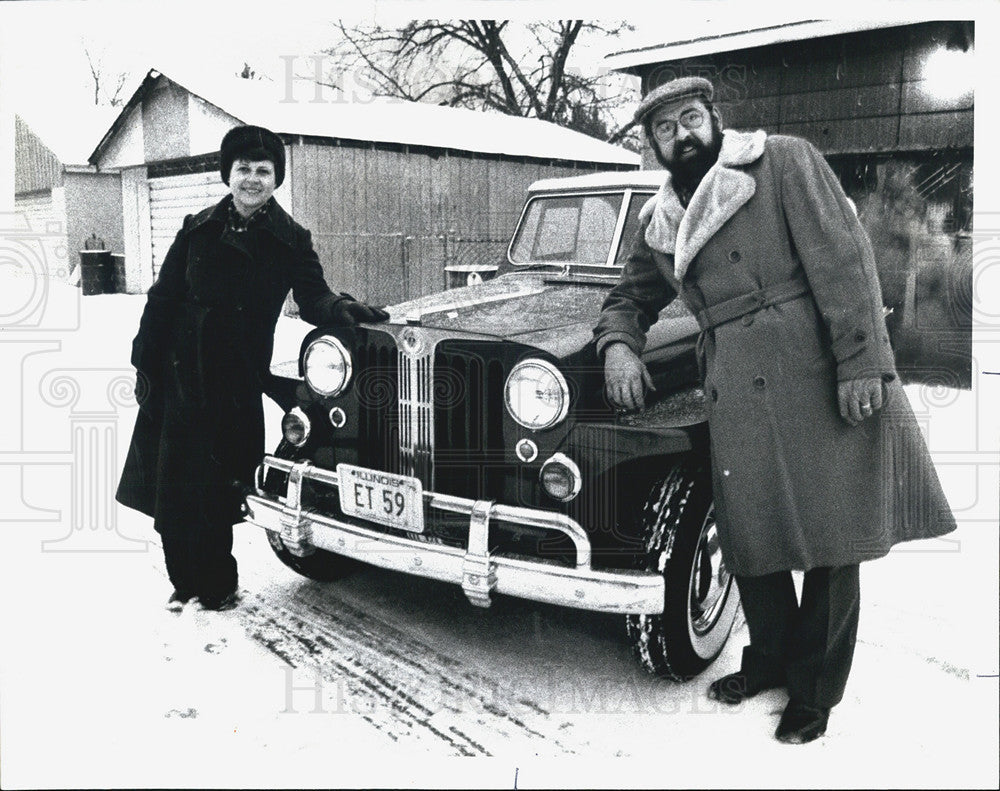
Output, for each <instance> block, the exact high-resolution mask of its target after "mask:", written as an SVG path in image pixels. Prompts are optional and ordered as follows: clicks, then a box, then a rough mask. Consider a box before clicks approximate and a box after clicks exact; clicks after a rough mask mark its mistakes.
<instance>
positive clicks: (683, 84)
mask: <svg viewBox="0 0 1000 791" xmlns="http://www.w3.org/2000/svg"><path fill="white" fill-rule="evenodd" d="M714 92H715V89H714V88H713V87H712V83H710V82H709V81H708V80H706V79H705V78H704V77H678V78H677V79H676V80H671V81H670V82H665V83H663V85H660V86H659V87H657V88H654V89H653V90H651V91H650V92H649V93H647V94H646V98H644V99H643V100H642V101H641V102H640V103H639V106H638V107H637V108H636V111H635V114H634V115H633V116H632V118H633V120H634V121H635V122H636V123H637V124H641V123H642V122H643V120H644V119H645V118H646V116H647V115H649V114H650V113H651V112H653V111H654V110H656V109H659V108H660V107H662V106H663V105H665V104H668V103H671V102H676V101H679V100H681V99H692V98H698V99H704V100H705V101H706V102H710V101H712V96H713V94H714Z"/></svg>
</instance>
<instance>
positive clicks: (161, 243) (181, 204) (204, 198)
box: [149, 170, 229, 278]
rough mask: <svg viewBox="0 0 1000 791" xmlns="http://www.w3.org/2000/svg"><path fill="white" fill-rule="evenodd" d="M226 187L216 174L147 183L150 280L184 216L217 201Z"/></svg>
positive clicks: (188, 174)
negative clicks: (150, 241)
mask: <svg viewBox="0 0 1000 791" xmlns="http://www.w3.org/2000/svg"><path fill="white" fill-rule="evenodd" d="M228 192H229V188H228V187H227V186H226V185H225V184H223V183H222V181H220V180H219V171H217V170H213V171H211V172H208V173H185V174H183V175H180V176H163V177H160V178H154V179H150V180H149V214H150V221H151V226H152V234H151V237H152V243H153V277H154V278H155V277H156V276H157V275H158V274H159V272H160V266H161V265H162V264H163V258H164V256H166V254H167V250H169V249H170V244H171V242H173V241H174V237H175V236H176V235H177V232H178V231H179V230H180V228H181V224H182V223H183V222H184V217H185V216H186V215H188V214H194V213H195V212H199V211H201V210H202V209H204V208H205V207H206V206H209V205H211V204H213V203H218V202H219V200H220V199H221V198H222V197H223V196H225V195H226V193H228Z"/></svg>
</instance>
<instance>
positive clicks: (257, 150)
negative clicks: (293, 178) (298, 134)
mask: <svg viewBox="0 0 1000 791" xmlns="http://www.w3.org/2000/svg"><path fill="white" fill-rule="evenodd" d="M261 153H263V154H265V155H266V156H264V157H261V156H260V155H261ZM247 154H254V155H255V156H253V157H251V159H269V160H271V162H273V163H274V185H275V186H276V187H280V186H281V182H282V181H284V180H285V146H284V144H283V143H282V142H281V138H280V137H278V136H277V135H276V134H275V133H274V132H272V131H271V130H270V129H265V128H264V127H263V126H235V127H233V128H232V129H230V130H229V131H228V132H226V135H225V137H223V138H222V144H221V145H220V146H219V160H220V161H219V171H220V172H221V173H222V180H223V182H225V184H226V186H227V187H228V186H229V173H230V172H231V171H232V169H233V162H234V161H235V160H236V159H237V158H238V157H243V156H245V155H247Z"/></svg>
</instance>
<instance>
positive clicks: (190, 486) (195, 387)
mask: <svg viewBox="0 0 1000 791" xmlns="http://www.w3.org/2000/svg"><path fill="white" fill-rule="evenodd" d="M220 159H221V174H222V180H223V181H224V182H225V183H226V184H227V186H229V188H230V194H229V195H227V196H226V197H225V198H224V199H223V200H222V201H220V202H219V203H218V204H217V205H215V206H211V207H209V208H206V209H205V210H203V211H201V212H200V213H198V214H195V215H189V216H188V217H186V218H185V219H184V224H183V227H182V228H181V230H180V231H179V232H178V234H177V238H176V239H175V240H174V243H173V244H172V245H171V247H170V250H169V252H168V253H167V256H166V258H165V259H164V261H163V266H162V267H161V269H160V274H159V277H158V278H157V280H156V283H154V284H153V286H152V287H151V288H150V289H149V293H148V298H147V301H146V307H145V310H144V311H143V314H142V319H141V321H140V323H139V332H138V334H137V335H136V337H135V340H134V341H133V344H132V364H133V365H134V366H135V367H136V370H137V371H138V376H137V387H136V389H137V400H138V401H139V403H140V412H139V415H138V417H137V419H136V425H135V430H134V432H133V435H132V442H131V445H130V446H129V451H128V456H127V458H126V460H125V468H124V470H123V472H122V477H121V481H120V483H119V486H118V492H117V499H118V501H119V502H121V503H122V504H124V505H126V506H129V507H130V508H135V509H137V510H139V511H142V512H143V513H145V514H148V515H150V516H152V517H153V519H154V527H155V528H156V530H157V532H158V533H160V536H161V538H162V541H163V553H164V558H165V560H166V566H167V573H168V575H169V577H170V581H171V583H173V586H174V593H173V595H172V596H171V597H170V600H169V601H168V607H170V608H171V609H180V608H181V607H182V606H183V604H184V603H186V602H187V601H189V600H191V599H192V598H195V597H197V598H198V599H199V601H200V602H201V605H202V607H203V608H205V609H211V610H219V609H229V608H231V607H233V606H235V605H236V602H237V600H238V594H237V590H238V588H237V572H236V560H235V558H233V556H232V543H233V532H232V525H233V523H234V522H236V521H237V520H238V519H239V508H240V504H241V500H242V493H241V492H242V489H243V487H244V486H246V485H249V483H250V482H251V481H252V477H253V472H254V469H255V467H256V465H257V464H258V463H259V462H260V459H261V457H262V455H263V453H264V415H263V404H262V399H261V395H262V393H264V392H268V391H269V389H270V383H271V374H270V371H269V366H270V361H271V352H272V348H273V343H274V328H275V325H276V323H277V320H278V315H279V314H280V312H281V306H282V303H283V302H284V299H285V296H286V295H287V294H288V291H289V289H291V290H292V293H293V295H294V297H295V301H296V302H297V303H298V305H299V309H300V315H301V317H302V318H303V319H304V320H305V321H308V322H309V323H311V324H316V325H323V324H353V323H354V322H355V321H384V320H385V319H386V318H387V314H386V313H385V312H384V311H382V310H379V309H378V308H371V307H368V306H366V305H363V304H361V303H359V302H356V301H355V300H354V299H353V298H352V297H350V296H349V295H346V294H334V293H332V292H331V291H330V289H329V287H328V286H327V284H326V282H325V281H324V279H323V271H322V268H321V267H320V264H319V259H318V257H317V255H316V253H315V251H314V250H313V247H312V240H311V236H310V233H309V231H307V230H306V229H304V228H303V227H302V226H300V225H299V224H298V223H296V222H295V221H294V220H292V218H291V217H290V216H289V215H288V214H287V213H286V212H285V211H284V210H283V209H282V208H281V207H280V206H279V205H278V204H277V202H276V201H275V200H274V198H273V197H272V193H273V192H274V190H275V189H276V188H277V187H278V186H280V185H281V182H282V181H283V179H284V172H285V152H284V146H283V144H282V142H281V139H280V138H279V137H278V136H277V135H275V134H274V133H273V132H271V131H269V130H267V129H264V128H262V127H255V126H242V127H236V128H235V129H231V130H230V131H229V132H228V133H227V134H226V135H225V137H224V138H223V140H222V145H221V152H220ZM269 394H270V393H269ZM272 397H274V398H276V400H277V398H278V397H277V396H274V395H272Z"/></svg>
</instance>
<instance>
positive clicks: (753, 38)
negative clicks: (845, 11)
mask: <svg viewBox="0 0 1000 791" xmlns="http://www.w3.org/2000/svg"><path fill="white" fill-rule="evenodd" d="M706 24H707V26H706V27H699V26H686V27H685V28H683V30H684V31H685V32H681V31H680V29H678V33H677V37H676V38H672V39H667V40H664V39H663V38H662V37H661V38H660V39H659V40H656V39H651V38H650V37H649V35H648V34H644V38H634V39H633V42H634V46H632V47H630V48H627V49H620V50H617V51H614V52H610V53H608V54H607V55H605V56H604V63H605V65H606V66H609V67H610V68H611V69H614V70H617V71H627V70H629V69H631V68H635V67H636V66H644V65H647V64H650V63H661V62H663V61H672V60H679V59H680V58H691V57H697V56H699V55H712V54H715V53H718V52H734V51H736V50H741V49H749V48H751V47H763V46H768V45H771V44H781V43H785V42H789V41H802V40H804V39H814V38H822V37H823V36H835V35H838V34H842V33H857V32H860V31H864V30H878V29H880V28H885V27H896V26H899V25H903V24H906V23H905V22H902V21H900V20H898V19H895V20H870V19H869V20H819V19H805V20H798V21H794V22H781V23H779V24H774V25H768V26H759V27H755V28H747V27H742V28H734V27H733V26H732V25H729V26H727V25H726V24H725V23H723V22H722V21H721V20H714V21H709V22H708V23H706ZM736 24H738V23H736Z"/></svg>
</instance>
